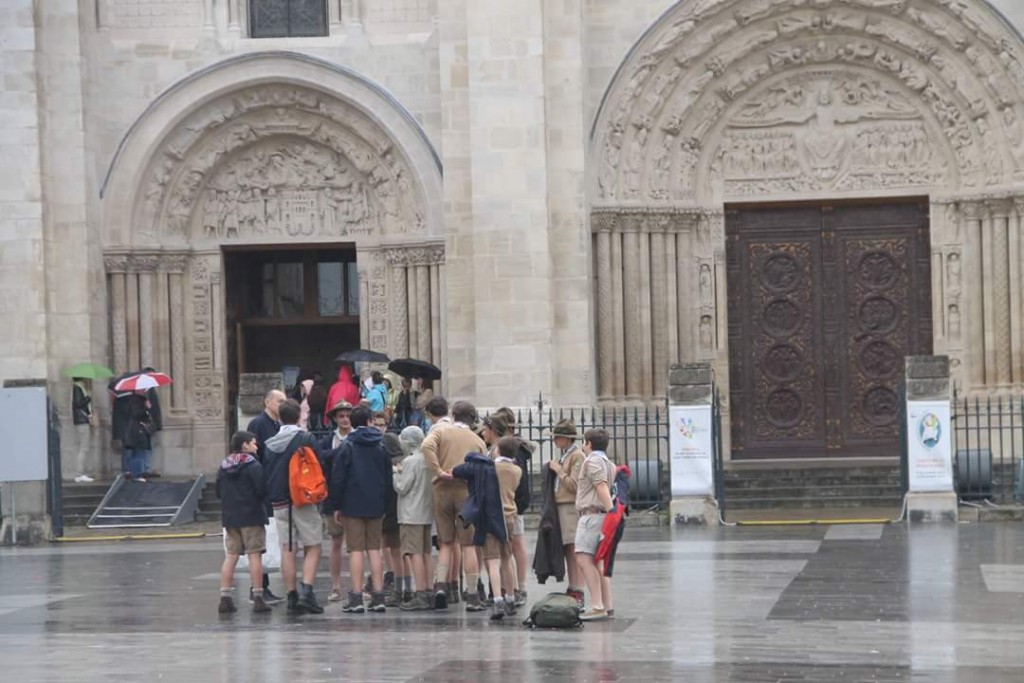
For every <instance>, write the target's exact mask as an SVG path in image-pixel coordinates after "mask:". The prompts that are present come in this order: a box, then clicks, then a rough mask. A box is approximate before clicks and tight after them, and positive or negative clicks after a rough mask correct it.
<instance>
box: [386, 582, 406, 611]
mask: <svg viewBox="0 0 1024 683" xmlns="http://www.w3.org/2000/svg"><path fill="white" fill-rule="evenodd" d="M401 604H402V591H400V590H398V589H397V588H394V587H392V588H391V590H388V591H385V595H384V606H385V607H398V606H399V605H401Z"/></svg>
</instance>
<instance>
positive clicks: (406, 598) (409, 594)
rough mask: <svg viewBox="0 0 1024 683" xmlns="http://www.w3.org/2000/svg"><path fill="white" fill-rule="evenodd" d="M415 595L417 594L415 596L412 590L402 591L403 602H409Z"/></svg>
mask: <svg viewBox="0 0 1024 683" xmlns="http://www.w3.org/2000/svg"><path fill="white" fill-rule="evenodd" d="M414 597H416V596H415V595H414V594H413V592H412V591H404V592H403V593H402V602H403V603H406V602H409V601H410V600H412V599H413V598H414Z"/></svg>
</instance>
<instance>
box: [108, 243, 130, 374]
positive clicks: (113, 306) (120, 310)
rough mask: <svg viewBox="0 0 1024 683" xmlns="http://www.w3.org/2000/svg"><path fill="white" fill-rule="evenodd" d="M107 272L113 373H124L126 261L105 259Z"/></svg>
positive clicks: (118, 258)
mask: <svg viewBox="0 0 1024 683" xmlns="http://www.w3.org/2000/svg"><path fill="white" fill-rule="evenodd" d="M106 266H107V271H108V272H109V273H110V302H109V306H110V333H111V345H112V346H113V349H114V371H115V372H117V373H121V372H125V371H127V370H128V369H129V368H128V336H127V335H128V331H127V327H128V322H127V302H126V301H125V289H126V287H125V273H124V270H115V268H122V269H123V268H124V267H125V266H126V259H125V258H124V257H107V259H106Z"/></svg>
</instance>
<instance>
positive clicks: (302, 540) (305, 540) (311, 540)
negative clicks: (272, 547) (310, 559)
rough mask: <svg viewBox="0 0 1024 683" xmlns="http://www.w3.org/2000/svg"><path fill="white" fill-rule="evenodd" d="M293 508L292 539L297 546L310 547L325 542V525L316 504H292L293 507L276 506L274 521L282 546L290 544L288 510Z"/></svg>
mask: <svg viewBox="0 0 1024 683" xmlns="http://www.w3.org/2000/svg"><path fill="white" fill-rule="evenodd" d="M289 510H291V516H292V524H291V531H292V533H291V537H290V538H291V539H292V544H293V545H295V546H302V547H303V548H310V547H312V546H319V545H320V544H322V543H323V542H324V525H323V522H321V521H320V512H319V511H318V510H317V509H316V506H315V505H303V506H302V507H295V506H292V507H291V508H274V522H275V524H276V525H277V537H278V538H279V539H280V541H281V546H282V547H287V546H288V538H289V536H288V511H289Z"/></svg>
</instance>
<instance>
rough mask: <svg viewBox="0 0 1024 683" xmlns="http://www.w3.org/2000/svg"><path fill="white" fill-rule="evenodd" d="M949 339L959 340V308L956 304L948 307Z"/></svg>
mask: <svg viewBox="0 0 1024 683" xmlns="http://www.w3.org/2000/svg"><path fill="white" fill-rule="evenodd" d="M949 337H950V339H959V338H960V306H958V305H957V304H950V306H949Z"/></svg>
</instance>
